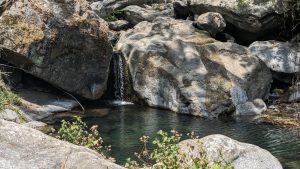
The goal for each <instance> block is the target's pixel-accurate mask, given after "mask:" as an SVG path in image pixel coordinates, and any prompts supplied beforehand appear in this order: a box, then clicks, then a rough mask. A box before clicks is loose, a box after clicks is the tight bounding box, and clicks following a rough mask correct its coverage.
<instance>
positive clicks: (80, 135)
mask: <svg viewBox="0 0 300 169" xmlns="http://www.w3.org/2000/svg"><path fill="white" fill-rule="evenodd" d="M74 119H75V120H74V121H73V122H69V121H65V120H62V122H61V126H60V129H59V131H58V133H57V136H56V138H58V139H60V140H64V141H68V142H70V143H73V144H76V145H79V146H84V147H87V148H90V149H93V150H96V151H97V152H98V153H100V154H102V155H103V156H105V157H106V158H109V157H108V155H107V154H108V153H109V151H110V146H103V145H102V144H103V140H102V138H101V137H100V134H99V132H98V126H96V125H95V126H92V127H91V128H90V129H89V130H88V127H87V125H86V123H84V122H83V121H82V119H81V118H80V117H76V116H75V117H74ZM109 159H111V158H109Z"/></svg>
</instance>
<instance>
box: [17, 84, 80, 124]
mask: <svg viewBox="0 0 300 169" xmlns="http://www.w3.org/2000/svg"><path fill="white" fill-rule="evenodd" d="M18 95H19V96H20V97H21V98H22V99H21V104H20V105H19V108H20V109H21V110H23V111H24V112H25V113H26V114H27V115H28V116H29V117H30V118H31V119H33V120H38V121H40V120H44V119H49V118H50V119H51V118H52V117H53V115H54V113H56V112H65V111H71V110H72V109H74V108H76V107H78V106H79V103H78V102H77V101H76V100H73V99H69V98H65V97H63V96H59V95H53V94H51V93H46V92H39V91H36V90H30V89H27V90H19V91H18Z"/></svg>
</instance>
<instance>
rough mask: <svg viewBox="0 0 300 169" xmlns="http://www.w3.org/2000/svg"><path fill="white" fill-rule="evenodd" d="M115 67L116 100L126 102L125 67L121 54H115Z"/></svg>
mask: <svg viewBox="0 0 300 169" xmlns="http://www.w3.org/2000/svg"><path fill="white" fill-rule="evenodd" d="M113 64H114V65H113V67H114V77H115V83H114V89H115V91H114V98H115V99H116V100H117V101H123V100H124V79H123V77H124V65H123V60H122V56H121V55H120V54H115V55H114V57H113Z"/></svg>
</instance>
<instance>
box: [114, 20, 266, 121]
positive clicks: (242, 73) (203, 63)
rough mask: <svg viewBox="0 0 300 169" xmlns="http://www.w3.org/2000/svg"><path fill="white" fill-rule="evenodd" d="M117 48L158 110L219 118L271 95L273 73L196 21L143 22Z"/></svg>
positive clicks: (139, 88)
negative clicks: (194, 23) (200, 28)
mask: <svg viewBox="0 0 300 169" xmlns="http://www.w3.org/2000/svg"><path fill="white" fill-rule="evenodd" d="M116 48H117V50H119V51H120V52H121V53H122V54H123V55H124V56H125V58H126V59H127V62H128V64H129V69H130V73H131V76H132V80H133V88H134V90H135V91H136V92H137V93H138V94H139V96H140V98H141V99H143V100H144V101H145V102H146V103H147V104H148V105H150V106H153V107H161V108H166V109H169V110H172V111H175V112H180V113H185V114H192V115H196V116H208V117H216V116H218V115H219V114H221V113H224V112H231V111H233V110H234V109H235V107H237V106H238V105H242V104H245V103H247V102H252V101H253V100H255V99H256V98H264V97H265V96H266V94H267V93H268V91H269V86H270V82H271V73H270V71H269V70H268V68H267V67H266V66H264V64H263V63H261V62H260V60H259V59H258V58H256V57H255V56H253V55H251V54H250V52H249V51H248V49H247V48H245V47H243V46H240V45H237V44H234V43H229V42H228V43H222V42H217V41H216V40H214V39H212V38H211V37H210V36H209V35H208V33H207V32H205V31H199V30H197V29H196V28H194V27H193V26H192V22H190V21H184V20H175V19H172V18H168V17H161V18H157V19H155V20H154V21H153V23H149V22H141V23H139V24H138V25H136V26H135V27H134V28H133V29H131V30H128V31H126V32H123V33H122V34H121V35H120V40H119V41H118V43H117V45H116ZM253 105H255V104H253Z"/></svg>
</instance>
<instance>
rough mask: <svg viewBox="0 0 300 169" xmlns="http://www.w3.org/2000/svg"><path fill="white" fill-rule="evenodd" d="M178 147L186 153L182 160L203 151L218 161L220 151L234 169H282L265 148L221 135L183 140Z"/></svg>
mask: <svg viewBox="0 0 300 169" xmlns="http://www.w3.org/2000/svg"><path fill="white" fill-rule="evenodd" d="M179 147H180V148H179V152H180V154H186V156H184V157H185V159H184V161H189V159H191V158H194V159H195V158H197V157H199V155H201V154H202V153H203V151H204V152H206V153H207V158H208V161H219V160H221V159H222V157H220V152H221V154H222V155H223V158H224V160H225V161H226V162H228V163H229V164H231V165H233V167H234V168H235V169H269V168H273V169H282V166H281V164H280V162H279V161H278V160H277V159H276V158H275V157H274V156H273V155H272V154H271V153H270V152H268V151H267V150H264V149H262V148H260V147H258V146H255V145H252V144H246V143H241V142H238V141H236V140H233V139H231V138H229V137H226V136H223V135H210V136H206V137H204V138H201V139H190V140H184V141H182V142H180V143H179ZM221 161H222V160H221ZM183 167H184V166H183Z"/></svg>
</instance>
